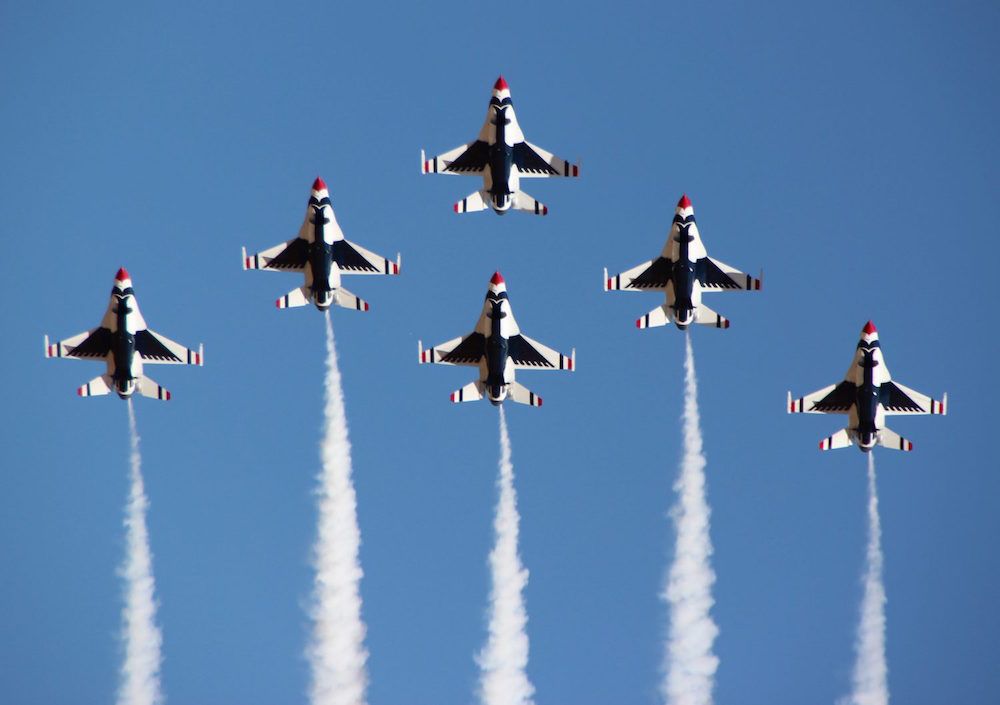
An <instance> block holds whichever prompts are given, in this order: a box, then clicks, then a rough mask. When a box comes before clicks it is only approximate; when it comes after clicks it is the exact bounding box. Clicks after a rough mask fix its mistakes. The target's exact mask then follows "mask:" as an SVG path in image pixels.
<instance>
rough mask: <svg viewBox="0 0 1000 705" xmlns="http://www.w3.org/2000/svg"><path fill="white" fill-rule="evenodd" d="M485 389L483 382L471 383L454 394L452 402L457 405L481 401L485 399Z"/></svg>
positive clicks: (452, 394)
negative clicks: (463, 402) (464, 402)
mask: <svg viewBox="0 0 1000 705" xmlns="http://www.w3.org/2000/svg"><path fill="white" fill-rule="evenodd" d="M485 389H486V387H485V386H484V385H483V383H482V382H469V383H468V384H467V385H465V386H464V387H462V388H461V389H456V390H455V391H454V392H452V393H451V400H452V401H453V402H455V403H456V404H457V403H458V402H460V401H479V400H480V399H482V398H483V390H485Z"/></svg>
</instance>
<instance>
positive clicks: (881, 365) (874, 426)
mask: <svg viewBox="0 0 1000 705" xmlns="http://www.w3.org/2000/svg"><path fill="white" fill-rule="evenodd" d="M786 408H787V409H788V413H789V414H847V415H848V426H847V428H845V429H842V430H840V431H837V432H836V433H835V434H833V435H832V436H829V437H827V438H824V439H823V440H821V441H820V442H819V448H820V450H830V449H832V448H845V447H847V446H849V445H851V444H852V443H856V444H857V445H858V448H860V449H861V450H862V451H864V452H866V453H867V452H868V451H870V450H871V449H872V448H874V447H875V446H877V445H880V446H883V447H885V448H892V449H893V450H913V444H912V443H911V442H910V441H908V440H906V439H905V438H903V437H902V436H900V435H899V434H898V433H896V432H895V431H892V430H890V429H888V428H886V427H885V417H886V416H890V415H893V414H940V415H942V416H943V415H944V414H946V413H947V412H948V395H947V394H945V395H944V397H943V398H942V400H941V401H937V400H936V399H931V398H930V397H929V396H926V395H924V394H921V393H920V392H917V391H914V390H912V389H910V388H909V387H904V386H903V385H902V384H900V383H899V382H893V381H892V377H891V376H890V375H889V369H888V367H887V366H886V364H885V357H884V356H883V355H882V346H881V344H880V343H879V340H878V331H877V330H876V329H875V324H873V323H872V322H871V321H868V323H867V324H865V327H864V329H863V330H862V331H861V340H860V341H858V348H857V352H855V353H854V360H853V361H852V362H851V366H850V368H848V370H847V374H846V375H845V379H844V381H843V382H841V383H840V384H831V385H830V386H829V387H823V389H820V390H819V391H818V392H813V393H812V394H807V395H806V396H804V397H799V398H798V399H793V398H792V393H791V392H789V393H788V405H787V407H786Z"/></svg>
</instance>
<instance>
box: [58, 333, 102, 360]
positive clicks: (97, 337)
mask: <svg viewBox="0 0 1000 705" xmlns="http://www.w3.org/2000/svg"><path fill="white" fill-rule="evenodd" d="M110 350H111V331H110V330H109V329H108V328H104V327H99V328H94V329H93V330H88V331H84V332H83V333H78V334H77V335H74V336H72V337H69V338H64V339H63V340H60V341H59V342H57V343H51V344H50V343H49V338H48V336H45V357H75V358H79V359H103V358H104V357H105V356H106V355H107V354H108V352H110Z"/></svg>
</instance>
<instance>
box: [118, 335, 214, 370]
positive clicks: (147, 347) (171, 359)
mask: <svg viewBox="0 0 1000 705" xmlns="http://www.w3.org/2000/svg"><path fill="white" fill-rule="evenodd" d="M135 351H136V352H137V353H139V356H140V357H142V360H143V362H146V363H149V364H151V365H199V366H201V365H204V364H205V355H204V353H203V351H202V348H201V346H199V347H198V349H197V350H191V349H189V348H186V347H184V346H183V345H181V344H180V343H175V342H174V341H172V340H171V339H170V338H168V337H166V336H164V335H160V334H159V333H156V332H154V331H151V330H149V329H148V328H147V329H145V330H140V331H136V333H135Z"/></svg>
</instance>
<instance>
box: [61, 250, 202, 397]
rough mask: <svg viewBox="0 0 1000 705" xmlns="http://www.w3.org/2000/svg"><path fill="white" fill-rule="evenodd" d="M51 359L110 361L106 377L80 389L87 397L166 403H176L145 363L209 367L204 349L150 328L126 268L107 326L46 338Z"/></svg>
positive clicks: (121, 273) (118, 281)
mask: <svg viewBox="0 0 1000 705" xmlns="http://www.w3.org/2000/svg"><path fill="white" fill-rule="evenodd" d="M45 357H69V358H76V359H77V360H104V361H105V362H106V363H107V372H106V373H105V374H103V375H99V376H97V377H95V378H94V379H92V380H90V381H89V382H87V383H86V384H85V385H83V386H82V387H80V388H79V389H77V390H76V393H77V394H79V395H80V396H81V397H94V396H98V395H102V394H107V393H109V392H110V391H111V390H112V389H113V390H114V391H115V392H116V393H117V394H118V396H119V397H121V398H122V399H128V398H129V397H131V396H132V394H133V393H135V392H137V391H138V392H139V394H141V395H142V396H144V397H153V398H154V399H162V400H164V401H166V400H168V399H170V392H168V391H167V390H166V389H164V388H163V387H161V386H160V385H159V384H157V383H156V382H154V381H153V380H151V379H150V378H149V377H147V376H146V375H144V374H143V373H142V366H143V363H145V364H147V365H198V366H201V365H204V364H205V352H204V349H203V347H202V346H201V345H199V346H198V350H197V351H195V350H191V349H190V348H186V347H184V346H183V345H181V344H180V343H175V342H174V341H172V340H170V339H169V338H167V337H165V336H163V335H160V334H159V333H154V332H153V331H151V330H149V329H148V328H147V327H146V321H145V319H143V317H142V314H141V313H140V312H139V303H138V302H137V301H136V298H135V292H134V291H133V290H132V279H131V278H130V277H129V274H128V272H127V271H125V268H124V267H122V268H121V269H119V270H118V274H117V275H116V276H115V285H114V288H112V289H111V302H110V303H109V304H108V310H107V312H106V313H105V314H104V319H103V320H102V321H101V325H100V326H98V327H97V328H93V329H91V330H89V331H85V332H83V333H80V334H79V335H74V336H73V337H71V338H66V339H65V340H60V341H59V342H58V343H51V344H50V343H49V336H45Z"/></svg>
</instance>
